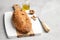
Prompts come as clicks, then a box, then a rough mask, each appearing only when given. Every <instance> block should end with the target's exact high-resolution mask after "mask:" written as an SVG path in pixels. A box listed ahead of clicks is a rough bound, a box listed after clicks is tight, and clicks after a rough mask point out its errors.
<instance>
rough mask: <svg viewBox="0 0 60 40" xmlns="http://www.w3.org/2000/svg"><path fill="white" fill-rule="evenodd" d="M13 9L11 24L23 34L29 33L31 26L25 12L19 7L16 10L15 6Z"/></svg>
mask: <svg viewBox="0 0 60 40" xmlns="http://www.w3.org/2000/svg"><path fill="white" fill-rule="evenodd" d="M17 6H18V5H17ZM13 7H14V12H13V15H12V23H13V25H14V27H15V28H16V29H17V30H18V31H19V32H20V33H23V34H26V33H28V32H30V30H31V29H32V24H31V21H30V19H29V17H28V15H27V14H26V12H25V11H23V10H20V9H21V8H19V6H18V7H17V8H16V6H13Z"/></svg>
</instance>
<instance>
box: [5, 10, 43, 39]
mask: <svg viewBox="0 0 60 40" xmlns="http://www.w3.org/2000/svg"><path fill="white" fill-rule="evenodd" d="M26 12H27V13H28V12H29V11H26ZM12 14H13V12H5V14H4V23H5V30H6V34H7V36H8V38H13V37H17V33H16V29H15V28H13V25H12V23H11V17H12ZM28 16H29V17H30V19H31V16H32V15H29V14H28ZM31 22H32V29H33V32H34V34H36V35H37V34H41V33H42V31H43V30H42V26H41V24H40V21H39V20H38V18H36V20H35V21H34V20H33V19H31Z"/></svg>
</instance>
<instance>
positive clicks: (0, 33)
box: [0, 0, 60, 40]
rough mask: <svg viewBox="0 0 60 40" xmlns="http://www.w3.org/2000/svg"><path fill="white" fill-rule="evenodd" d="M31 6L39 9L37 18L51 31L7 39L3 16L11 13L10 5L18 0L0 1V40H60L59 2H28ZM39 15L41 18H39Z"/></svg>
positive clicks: (50, 0)
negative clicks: (8, 12) (41, 19)
mask: <svg viewBox="0 0 60 40" xmlns="http://www.w3.org/2000/svg"><path fill="white" fill-rule="evenodd" d="M30 2H31V6H36V7H38V8H40V14H39V15H38V16H39V17H41V16H42V18H43V19H44V21H45V22H46V23H47V24H48V25H49V27H50V28H51V31H50V32H49V33H45V32H44V33H42V35H39V36H34V37H24V38H13V39H7V38H6V35H5V31H4V25H3V14H4V12H6V11H12V8H11V7H12V5H13V4H15V3H19V4H21V3H20V0H0V40H60V0H30ZM40 15H41V16H40Z"/></svg>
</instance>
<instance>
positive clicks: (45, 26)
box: [41, 21, 50, 32]
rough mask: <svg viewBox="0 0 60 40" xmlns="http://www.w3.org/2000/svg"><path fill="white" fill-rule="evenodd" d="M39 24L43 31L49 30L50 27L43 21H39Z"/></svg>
mask: <svg viewBox="0 0 60 40" xmlns="http://www.w3.org/2000/svg"><path fill="white" fill-rule="evenodd" d="M41 25H42V27H43V29H44V31H45V32H49V31H50V28H49V27H48V25H47V24H46V23H45V22H42V21H41Z"/></svg>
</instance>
